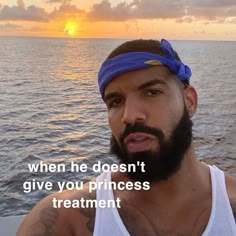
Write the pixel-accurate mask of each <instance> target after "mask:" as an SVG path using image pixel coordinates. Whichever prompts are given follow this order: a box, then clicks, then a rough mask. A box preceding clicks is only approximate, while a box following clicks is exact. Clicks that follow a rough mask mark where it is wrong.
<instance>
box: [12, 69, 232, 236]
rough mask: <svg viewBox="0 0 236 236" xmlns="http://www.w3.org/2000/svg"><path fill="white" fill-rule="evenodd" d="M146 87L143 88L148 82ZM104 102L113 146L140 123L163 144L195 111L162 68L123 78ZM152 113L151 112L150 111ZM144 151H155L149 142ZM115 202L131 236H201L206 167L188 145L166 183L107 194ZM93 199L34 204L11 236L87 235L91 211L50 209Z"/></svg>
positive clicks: (188, 93) (71, 194) (191, 99)
mask: <svg viewBox="0 0 236 236" xmlns="http://www.w3.org/2000/svg"><path fill="white" fill-rule="evenodd" d="M150 81H151V83H149V84H147V82H150ZM105 102H106V105H107V110H108V121H109V125H110V128H111V130H112V134H113V135H114V137H115V138H116V140H119V136H120V134H121V133H122V132H123V130H124V127H125V125H126V124H133V123H135V122H142V123H144V124H146V125H148V126H152V127H158V128H160V129H162V130H163V132H164V134H165V137H166V138H169V136H170V133H171V131H172V130H173V128H174V127H175V125H176V124H177V123H178V121H179V119H180V118H181V115H182V113H183V109H184V104H185V105H186V107H187V110H188V113H189V115H190V117H192V116H193V115H194V114H195V112H196V109H197V94H196V91H195V89H194V88H193V87H192V86H187V87H184V86H183V85H182V84H181V82H179V81H178V80H177V79H176V77H175V75H173V74H171V73H170V72H169V71H168V70H167V69H166V68H165V67H163V66H155V67H151V68H149V69H143V70H139V71H132V72H128V73H124V74H122V75H119V76H118V77H117V78H115V79H114V80H113V81H112V82H110V84H109V85H108V86H107V87H106V90H105ZM154 107H155V109H153V108H154ZM147 148H148V149H151V150H154V149H158V148H159V144H158V141H156V140H150V142H148V143H147ZM112 180H113V181H116V182H119V181H124V182H126V181H129V179H128V178H127V177H126V175H125V174H124V173H119V172H118V173H112ZM226 188H227V193H228V196H229V199H230V204H231V207H232V210H233V214H234V217H236V179H235V178H234V177H230V176H226ZM113 193H114V197H115V198H117V197H119V198H120V199H121V208H120V209H118V210H119V214H120V216H121V218H122V220H123V223H124V224H125V226H126V228H127V230H128V231H129V233H130V234H131V235H132V236H136V235H137V236H138V235H148V236H163V235H165V236H169V235H170V236H187V235H188V236H189V235H194V236H195V235H196V236H199V235H202V233H203V232H204V230H205V228H206V226H207V224H208V221H209V217H210V213H211V201H212V199H211V194H212V193H211V180H210V172H209V168H208V166H207V165H205V164H203V163H202V162H200V161H198V160H197V158H196V156H195V153H194V148H193V145H191V146H190V148H189V149H188V150H187V152H186V154H185V156H184V159H183V162H182V164H181V167H180V169H179V170H178V171H177V172H176V173H175V174H174V175H172V176H171V177H170V178H169V179H168V180H166V181H160V182H157V183H152V184H151V188H150V190H149V191H142V190H141V191H127V190H124V191H119V190H115V191H113ZM53 197H57V198H58V199H71V200H72V199H80V198H81V197H84V198H86V199H96V194H95V192H93V193H89V191H88V186H87V185H85V188H84V189H83V191H76V190H73V191H64V192H62V193H55V194H52V195H49V196H48V197H46V198H45V199H43V200H42V201H41V202H40V203H38V204H37V205H36V206H35V207H34V208H33V210H32V211H31V212H30V213H29V215H28V216H27V217H26V218H25V220H24V221H23V223H22V225H21V226H20V228H19V230H18V233H17V236H54V235H57V236H60V235H63V236H67V235H78V236H79V235H83V236H87V235H88V236H89V235H92V233H93V230H94V223H95V212H96V209H82V208H79V209H73V208H69V209H65V208H60V209H55V208H53V207H52V199H53Z"/></svg>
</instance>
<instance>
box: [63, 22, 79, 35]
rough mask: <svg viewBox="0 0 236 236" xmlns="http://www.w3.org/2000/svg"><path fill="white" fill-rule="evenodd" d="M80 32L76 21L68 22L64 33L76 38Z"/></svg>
mask: <svg viewBox="0 0 236 236" xmlns="http://www.w3.org/2000/svg"><path fill="white" fill-rule="evenodd" d="M77 30H78V24H77V23H76V22H74V21H67V22H66V25H65V27H64V32H65V33H66V34H68V35H69V36H75V34H76V33H77Z"/></svg>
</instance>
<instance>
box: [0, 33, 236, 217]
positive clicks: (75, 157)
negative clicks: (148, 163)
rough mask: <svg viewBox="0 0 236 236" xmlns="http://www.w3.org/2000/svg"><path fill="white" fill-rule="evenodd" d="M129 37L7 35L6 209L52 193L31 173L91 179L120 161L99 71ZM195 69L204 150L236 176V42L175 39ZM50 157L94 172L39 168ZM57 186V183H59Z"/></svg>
mask: <svg viewBox="0 0 236 236" xmlns="http://www.w3.org/2000/svg"><path fill="white" fill-rule="evenodd" d="M124 41H126V40H124V39H75V38H36V37H0V45H1V49H0V132H1V136H0V216H10V215H20V214H26V213H27V212H28V211H29V210H30V209H31V208H32V206H33V205H34V204H35V203H36V202H38V201H39V200H40V199H41V198H43V197H44V196H46V195H47V194H49V193H50V191H47V190H41V191H40V190H35V191H31V192H29V193H25V192H24V191H23V190H24V188H23V183H24V182H26V181H32V180H33V179H34V180H35V181H51V182H53V183H54V182H57V181H87V180H89V179H91V177H92V176H94V175H96V174H97V173H96V174H95V173H94V172H93V171H92V165H93V163H95V162H97V161H98V160H99V161H101V162H102V163H113V162H115V161H116V160H115V158H114V157H112V156H111V155H110V154H109V143H110V136H111V132H110V130H109V127H108V123H107V115H106V107H105V105H104V104H103V102H102V100H101V97H100V94H99V92H98V87H97V71H98V69H99V66H100V64H101V63H102V61H103V60H104V58H105V57H106V56H107V55H108V53H109V52H110V51H111V50H112V49H114V48H115V47H116V46H118V45H119V44H121V43H122V42H124ZM171 43H172V45H173V47H174V48H175V49H176V51H177V52H178V53H179V55H180V57H181V59H182V60H183V61H184V62H185V63H186V64H188V65H189V66H190V67H191V69H192V72H193V76H192V78H191V83H192V85H193V86H195V88H196V90H197V92H198V97H199V105H198V111H197V114H196V115H195V116H194V118H193V122H194V127H193V132H194V145H195V147H196V155H197V157H198V158H199V159H200V160H202V161H204V162H206V163H209V164H215V165H217V166H218V167H220V168H222V169H223V170H225V172H226V173H227V174H230V175H234V176H236V155H235V153H236V145H235V144H236V135H235V134H236V132H235V131H236V42H218V41H171ZM40 161H43V162H44V163H47V164H57V165H58V164H60V163H61V164H65V165H66V166H68V165H69V164H70V163H71V162H72V161H74V162H76V163H86V165H87V166H88V171H87V172H77V173H73V172H71V171H70V170H69V169H67V171H64V172H57V173H49V172H47V173H44V172H42V173H41V172H37V173H31V172H30V171H29V168H28V164H34V163H39V162H40ZM53 191H57V189H53Z"/></svg>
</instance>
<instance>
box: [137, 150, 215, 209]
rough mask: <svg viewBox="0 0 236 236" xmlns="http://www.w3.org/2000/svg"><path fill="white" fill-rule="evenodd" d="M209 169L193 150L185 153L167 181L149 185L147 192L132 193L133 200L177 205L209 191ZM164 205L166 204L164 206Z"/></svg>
mask: <svg viewBox="0 0 236 236" xmlns="http://www.w3.org/2000/svg"><path fill="white" fill-rule="evenodd" d="M210 185H211V182H210V173H209V168H208V167H207V166H206V165H205V164H203V163H201V162H200V161H199V160H197V158H196V156H195V153H194V150H193V148H191V147H190V148H189V149H188V151H187V152H186V154H185V156H184V158H183V160H182V163H181V167H180V168H179V169H178V170H177V171H176V173H174V174H173V175H172V176H170V177H169V178H168V179H167V180H163V181H160V182H157V183H151V185H150V186H151V188H150V190H148V191H144V190H143V191H134V197H135V199H138V198H139V199H140V201H142V202H143V201H144V200H146V201H149V202H150V201H151V202H153V203H156V204H157V205H165V206H166V205H167V206H168V205H169V206H170V205H175V206H176V205H177V206H178V203H179V204H180V203H181V202H182V203H184V201H187V200H191V199H192V198H194V197H197V196H199V195H201V194H202V193H205V192H209V191H210ZM165 203H166V204H165Z"/></svg>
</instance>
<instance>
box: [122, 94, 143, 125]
mask: <svg viewBox="0 0 236 236" xmlns="http://www.w3.org/2000/svg"><path fill="white" fill-rule="evenodd" d="M146 119H147V114H146V112H145V106H144V105H143V104H142V103H141V102H140V101H137V100H136V99H131V98H130V99H128V98H127V99H126V101H125V105H124V110H123V116H122V122H123V123H124V124H126V125H127V124H135V123H143V124H144V123H145V122H146Z"/></svg>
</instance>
